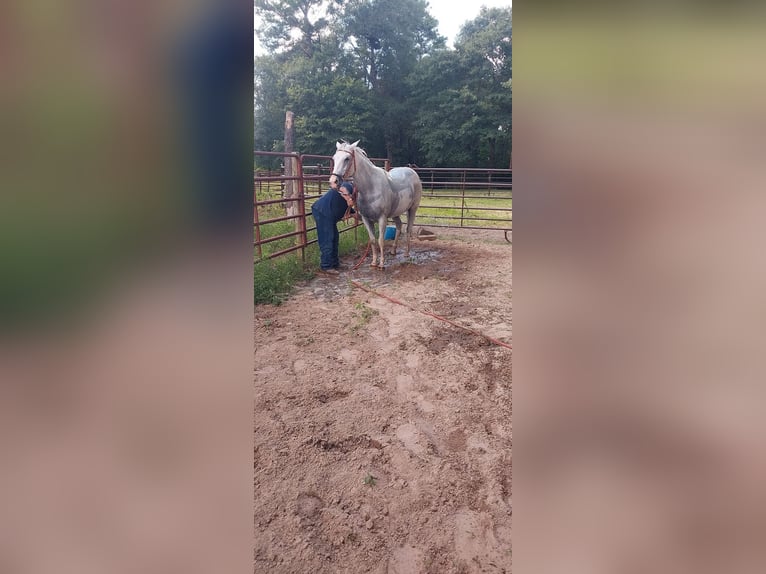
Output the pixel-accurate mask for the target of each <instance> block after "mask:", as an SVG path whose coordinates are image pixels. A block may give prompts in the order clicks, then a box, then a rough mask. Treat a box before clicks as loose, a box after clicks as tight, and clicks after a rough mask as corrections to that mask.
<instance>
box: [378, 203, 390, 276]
mask: <svg viewBox="0 0 766 574" xmlns="http://www.w3.org/2000/svg"><path fill="white" fill-rule="evenodd" d="M387 222H388V218H387V217H385V216H381V217H380V219H378V245H379V246H380V264H379V265H378V269H383V268H384V267H385V266H386V263H385V261H384V254H385V246H386V223H387Z"/></svg>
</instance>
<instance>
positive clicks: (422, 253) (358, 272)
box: [296, 248, 444, 301]
mask: <svg viewBox="0 0 766 574" xmlns="http://www.w3.org/2000/svg"><path fill="white" fill-rule="evenodd" d="M443 255H444V253H443V252H442V250H440V249H416V248H412V249H410V255H409V257H405V256H404V252H403V251H402V250H401V249H399V253H397V254H396V255H395V256H393V257H392V256H390V255H389V256H387V257H386V268H385V270H383V271H380V270H378V269H373V268H372V267H370V261H371V260H372V257H371V255H370V254H368V255H367V258H366V259H365V260H364V261H363V262H362V264H361V265H360V266H359V268H358V269H354V270H352V269H351V267H353V266H354V265H356V263H357V262H358V261H359V257H360V255H357V256H353V257H352V256H346V257H342V258H341V263H342V264H343V265H344V266H345V267H346V269H345V270H342V271H341V272H340V275H339V276H338V277H327V276H325V275H317V276H316V277H315V278H314V279H311V280H310V281H308V282H307V283H306V284H304V285H300V286H298V287H296V292H298V293H311V294H312V295H313V296H314V297H315V298H317V299H320V300H322V301H332V300H336V299H338V298H339V297H346V296H348V295H350V294H351V293H352V292H353V291H354V290H355V289H356V288H355V287H354V286H353V285H351V283H350V281H351V280H352V279H353V280H355V281H360V282H363V283H364V284H365V285H369V286H370V287H371V288H373V289H377V288H379V287H385V286H387V285H390V284H391V283H392V282H395V281H396V280H397V277H399V276H400V275H402V274H403V273H407V272H408V271H411V270H412V266H421V265H428V264H429V263H433V262H437V261H439V260H440V259H441V258H442V256H443Z"/></svg>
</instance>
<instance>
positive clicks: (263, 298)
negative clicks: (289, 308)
mask: <svg viewBox="0 0 766 574" xmlns="http://www.w3.org/2000/svg"><path fill="white" fill-rule="evenodd" d="M310 277H311V271H310V270H309V269H308V267H307V266H306V265H304V263H303V261H301V258H300V256H299V255H295V256H286V257H278V258H277V259H273V260H270V261H264V262H261V263H258V264H256V265H255V270H254V272H253V279H254V299H255V303H256V304H259V303H267V304H270V305H279V304H281V303H282V301H284V299H285V297H287V295H289V294H290V291H291V290H292V288H293V285H294V284H295V283H297V282H298V281H301V280H304V279H308V278H310Z"/></svg>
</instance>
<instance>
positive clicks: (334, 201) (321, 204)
mask: <svg viewBox="0 0 766 574" xmlns="http://www.w3.org/2000/svg"><path fill="white" fill-rule="evenodd" d="M347 208H348V204H347V203H346V200H345V199H343V196H342V195H341V194H340V193H339V192H337V191H335V190H334V189H330V190H328V191H327V193H325V194H324V195H323V196H322V197H320V198H319V199H317V200H316V202H315V203H314V205H313V206H312V207H311V210H312V211H315V212H318V213H320V214H321V215H324V216H325V217H328V218H330V219H332V220H333V221H335V222H338V221H340V220H341V219H343V216H344V215H345V214H346V209H347Z"/></svg>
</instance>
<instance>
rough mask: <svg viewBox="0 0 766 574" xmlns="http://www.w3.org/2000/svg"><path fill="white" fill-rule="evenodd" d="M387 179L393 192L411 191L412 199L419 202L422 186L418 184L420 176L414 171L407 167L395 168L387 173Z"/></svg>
mask: <svg viewBox="0 0 766 574" xmlns="http://www.w3.org/2000/svg"><path fill="white" fill-rule="evenodd" d="M388 177H389V179H390V180H391V187H392V188H393V189H394V190H398V191H401V190H411V191H412V193H413V196H414V199H417V200H418V201H420V194H421V192H422V190H423V185H422V183H421V182H420V176H419V175H418V174H417V172H416V171H415V170H414V169H412V168H409V167H395V168H393V169H391V170H390V171H389V172H388Z"/></svg>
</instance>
